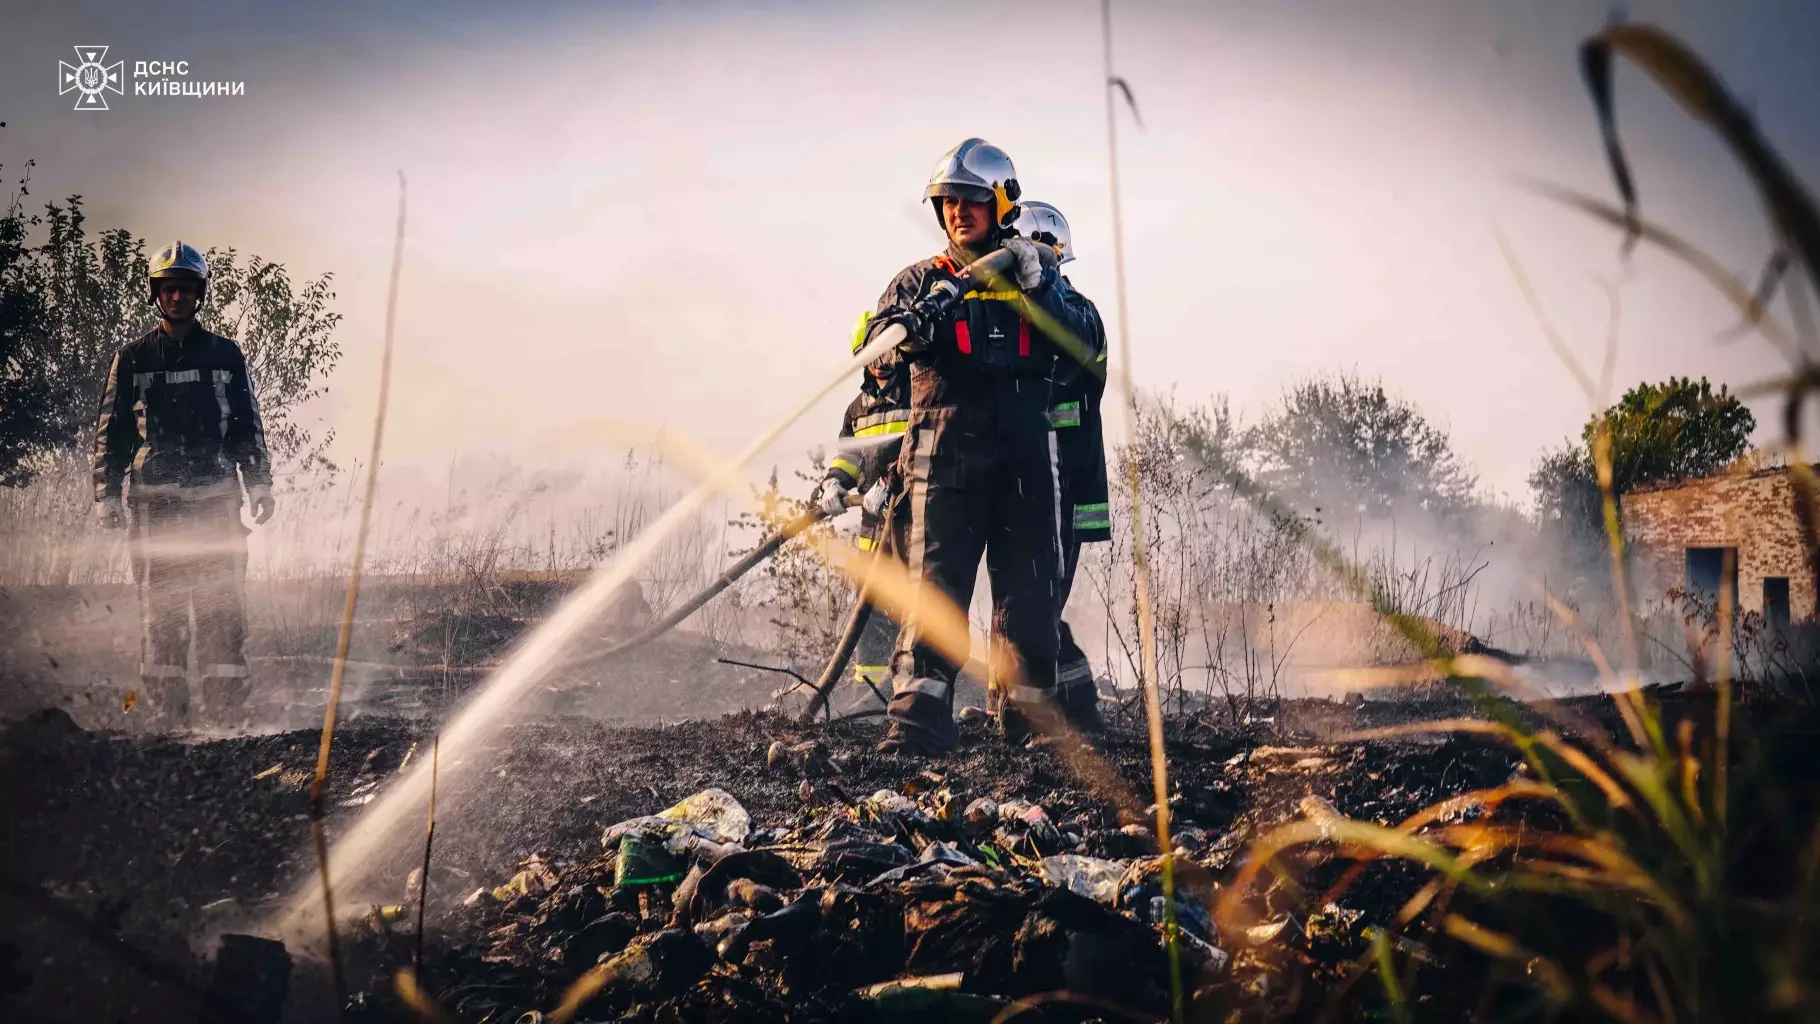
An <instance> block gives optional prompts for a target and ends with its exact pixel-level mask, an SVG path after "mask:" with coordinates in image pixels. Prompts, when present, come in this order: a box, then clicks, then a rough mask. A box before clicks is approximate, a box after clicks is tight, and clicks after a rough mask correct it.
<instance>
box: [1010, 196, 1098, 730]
mask: <svg viewBox="0 0 1820 1024" xmlns="http://www.w3.org/2000/svg"><path fill="white" fill-rule="evenodd" d="M1020 205H1021V210H1020V212H1019V214H1018V218H1017V223H1016V225H1015V227H1016V228H1017V231H1018V234H1020V235H1022V236H1023V237H1025V238H1029V239H1031V240H1033V241H1037V242H1041V243H1044V244H1046V245H1053V246H1056V247H1057V248H1058V249H1059V250H1060V252H1061V260H1060V262H1061V263H1062V264H1064V265H1065V264H1067V263H1069V262H1070V261H1072V260H1073V259H1074V241H1073V238H1072V236H1071V234H1070V232H1069V230H1068V221H1067V219H1066V218H1064V217H1063V216H1062V214H1061V211H1060V210H1057V209H1056V208H1055V207H1053V206H1051V205H1049V204H1048V203H1039V202H1025V203H1022V204H1020ZM1062 280H1063V281H1065V282H1066V281H1067V278H1066V277H1064V278H1063V279H1062ZM1068 283H1069V297H1070V300H1071V301H1073V302H1074V303H1076V304H1077V305H1078V306H1079V307H1080V309H1081V311H1082V313H1083V315H1084V316H1085V317H1086V318H1087V320H1088V321H1089V322H1090V324H1091V327H1090V329H1088V330H1086V331H1083V332H1082V334H1081V336H1080V340H1081V341H1082V343H1083V345H1084V350H1083V351H1081V352H1080V353H1078V356H1077V357H1075V358H1067V357H1064V358H1063V359H1061V360H1060V361H1059V363H1058V365H1057V367H1056V375H1055V387H1054V391H1053V394H1052V396H1051V404H1050V409H1049V422H1050V424H1051V425H1052V426H1054V428H1055V442H1056V455H1057V460H1056V461H1057V468H1058V473H1057V476H1058V477H1059V479H1060V480H1061V493H1062V501H1061V522H1060V527H1061V535H1062V579H1061V586H1060V590H1059V594H1058V596H1057V599H1056V607H1055V614H1056V621H1057V630H1058V643H1057V655H1056V673H1055V674H1056V700H1057V702H1058V703H1060V704H1061V707H1062V713H1063V714H1064V715H1066V716H1067V718H1068V721H1069V724H1071V725H1073V726H1074V727H1075V728H1076V729H1080V730H1082V731H1083V732H1097V731H1098V730H1099V729H1100V728H1102V722H1101V720H1100V709H1099V702H1100V698H1099V691H1098V689H1097V688H1096V686H1095V684H1094V681H1093V666H1092V665H1091V664H1089V663H1088V661H1087V653H1086V652H1085V651H1083V650H1081V648H1080V645H1079V644H1077V643H1075V640H1074V631H1073V630H1072V629H1070V628H1069V626H1068V622H1067V620H1066V619H1064V618H1062V612H1063V610H1064V609H1065V608H1066V607H1067V606H1068V595H1069V593H1070V592H1071V591H1072V590H1073V589H1074V574H1075V571H1076V570H1077V569H1078V568H1079V567H1080V560H1081V545H1083V544H1097V543H1102V542H1105V541H1110V540H1111V539H1112V522H1111V520H1110V514H1111V513H1110V511H1109V509H1110V506H1109V504H1108V502H1107V487H1106V443H1105V435H1104V433H1103V431H1102V428H1101V420H1100V399H1101V397H1102V395H1103V394H1104V392H1105V390H1106V330H1105V326H1104V321H1102V320H1101V319H1100V312H1099V309H1098V308H1097V307H1096V306H1094V304H1093V301H1092V300H1091V299H1089V298H1087V297H1086V296H1085V295H1082V294H1081V293H1080V292H1078V291H1075V290H1074V288H1073V283H1072V282H1068ZM1082 357H1084V358H1085V359H1086V362H1084V363H1083V362H1082V361H1081V358H1082Z"/></svg>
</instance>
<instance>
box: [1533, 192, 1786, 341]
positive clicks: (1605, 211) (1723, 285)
mask: <svg viewBox="0 0 1820 1024" xmlns="http://www.w3.org/2000/svg"><path fill="white" fill-rule="evenodd" d="M1525 185H1526V186H1527V187H1528V188H1529V189H1530V190H1531V191H1533V192H1535V193H1536V194H1537V195H1539V196H1542V197H1543V198H1546V199H1552V200H1554V201H1555V202H1558V203H1561V204H1562V205H1564V206H1569V207H1572V208H1574V209H1576V210H1579V211H1580V212H1582V213H1585V214H1587V215H1589V216H1591V217H1593V218H1594V219H1595V220H1600V221H1604V222H1605V223H1607V224H1610V225H1611V226H1613V227H1615V228H1619V229H1622V230H1634V231H1635V232H1636V234H1637V237H1638V238H1640V239H1641V240H1643V241H1645V242H1648V243H1650V244H1652V245H1654V246H1656V247H1657V248H1659V249H1661V250H1662V251H1663V252H1666V253H1668V254H1669V255H1670V256H1673V257H1675V258H1676V259H1678V260H1680V261H1681V262H1682V263H1684V264H1686V265H1687V266H1688V268H1690V269H1691V270H1693V271H1694V272H1695V273H1697V274H1699V275H1700V276H1701V277H1703V278H1705V279H1706V281H1707V283H1708V284H1710V285H1712V287H1713V290H1715V291H1717V292H1718V293H1719V294H1720V295H1721V296H1723V297H1724V298H1725V299H1726V300H1727V301H1728V302H1730V303H1731V304H1732V305H1733V306H1734V307H1736V308H1737V310H1738V312H1739V314H1740V315H1741V316H1742V317H1743V318H1744V321H1745V322H1746V323H1748V324H1750V325H1751V326H1752V327H1755V328H1756V329H1757V330H1758V331H1759V332H1760V333H1762V335H1763V337H1764V338H1765V339H1766V340H1768V341H1769V342H1770V344H1772V345H1774V346H1775V347H1776V349H1777V350H1778V351H1780V352H1781V353H1782V354H1783V355H1784V356H1786V357H1787V358H1788V359H1789V360H1790V361H1791V362H1798V361H1799V360H1800V344H1799V343H1798V342H1797V341H1796V339H1795V336H1794V334H1793V332H1791V331H1790V330H1789V329H1788V327H1786V326H1785V325H1784V324H1783V323H1782V322H1781V321H1779V320H1777V319H1776V318H1775V317H1773V316H1770V315H1769V311H1768V308H1767V306H1766V305H1765V303H1764V302H1763V300H1762V298H1761V297H1760V296H1759V295H1758V294H1757V293H1756V292H1754V291H1753V290H1752V289H1751V287H1750V286H1749V285H1747V284H1745V283H1744V281H1743V279H1742V278H1740V277H1738V276H1737V275H1736V274H1733V273H1732V272H1731V271H1729V270H1727V269H1726V268H1725V266H1724V264H1722V263H1720V262H1719V261H1718V260H1717V259H1714V258H1713V257H1712V256H1710V255H1708V254H1707V253H1706V252H1705V251H1704V250H1702V249H1701V248H1700V247H1699V246H1697V245H1695V244H1694V243H1692V242H1690V241H1688V240H1687V239H1685V238H1682V237H1681V236H1680V235H1678V234H1676V233H1675V232H1673V231H1670V230H1669V229H1668V228H1665V227H1662V226H1661V225H1659V224H1656V223H1653V222H1651V221H1649V220H1647V219H1645V218H1643V217H1642V216H1641V215H1637V214H1626V213H1625V212H1624V211H1623V210H1622V209H1620V208H1618V207H1616V206H1613V205H1612V204H1610V203H1608V202H1606V201H1604V200H1602V199H1597V198H1595V197H1593V196H1589V195H1587V194H1586V193H1584V192H1578V191H1575V190H1574V189H1571V188H1567V187H1566V186H1564V185H1556V184H1554V183H1552V182H1547V181H1527V182H1525Z"/></svg>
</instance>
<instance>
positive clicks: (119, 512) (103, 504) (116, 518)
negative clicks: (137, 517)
mask: <svg viewBox="0 0 1820 1024" xmlns="http://www.w3.org/2000/svg"><path fill="white" fill-rule="evenodd" d="M95 522H96V523H97V524H99V525H100V526H101V528H102V529H104V530H118V529H120V528H121V527H122V526H125V525H126V505H125V504H124V503H123V502H122V501H121V500H120V495H118V494H116V495H114V496H113V497H111V498H102V499H101V500H100V501H97V502H95Z"/></svg>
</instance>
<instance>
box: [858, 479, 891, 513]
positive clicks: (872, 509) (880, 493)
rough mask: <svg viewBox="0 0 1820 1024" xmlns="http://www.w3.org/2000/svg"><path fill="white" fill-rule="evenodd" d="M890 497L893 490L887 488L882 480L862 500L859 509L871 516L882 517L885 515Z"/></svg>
mask: <svg viewBox="0 0 1820 1024" xmlns="http://www.w3.org/2000/svg"><path fill="white" fill-rule="evenodd" d="M890 497H891V488H889V487H886V486H885V482H884V481H883V480H880V481H879V482H877V483H875V484H873V485H872V489H871V490H869V491H867V492H866V496H865V497H864V498H862V499H861V500H860V503H859V507H860V509H861V510H863V511H864V512H865V513H866V514H867V515H869V516H881V515H884V514H885V501H886V500H887V499H888V498H890Z"/></svg>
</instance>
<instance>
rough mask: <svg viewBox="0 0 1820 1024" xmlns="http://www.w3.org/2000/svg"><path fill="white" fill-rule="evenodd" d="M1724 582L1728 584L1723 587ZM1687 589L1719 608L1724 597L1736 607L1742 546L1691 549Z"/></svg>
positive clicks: (1689, 550)
mask: <svg viewBox="0 0 1820 1024" xmlns="http://www.w3.org/2000/svg"><path fill="white" fill-rule="evenodd" d="M1721 583H1724V584H1726V585H1725V586H1723V587H1722V586H1721ZM1687 591H1688V593H1689V594H1691V595H1696V596H1698V597H1699V598H1700V600H1701V602H1702V603H1708V602H1710V603H1711V605H1712V607H1713V608H1714V609H1718V608H1719V601H1720V599H1721V597H1723V598H1725V599H1726V600H1727V602H1728V603H1730V604H1732V605H1733V606H1734V607H1736V605H1737V601H1738V549H1737V548H1688V549H1687Z"/></svg>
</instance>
